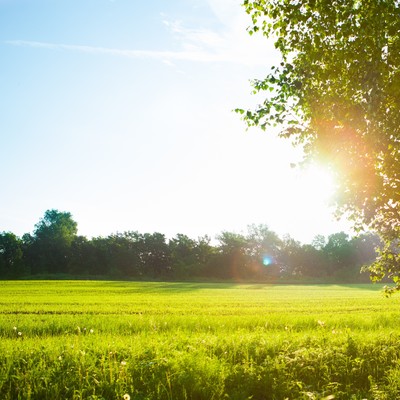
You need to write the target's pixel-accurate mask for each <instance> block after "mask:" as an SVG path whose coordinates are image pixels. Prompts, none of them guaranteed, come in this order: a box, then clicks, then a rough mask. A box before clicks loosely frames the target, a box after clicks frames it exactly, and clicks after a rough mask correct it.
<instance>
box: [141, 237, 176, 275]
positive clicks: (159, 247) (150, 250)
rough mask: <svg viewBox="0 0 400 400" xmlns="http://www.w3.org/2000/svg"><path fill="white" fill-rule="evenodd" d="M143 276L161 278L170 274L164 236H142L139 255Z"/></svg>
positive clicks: (168, 254)
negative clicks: (141, 248) (142, 266)
mask: <svg viewBox="0 0 400 400" xmlns="http://www.w3.org/2000/svg"><path fill="white" fill-rule="evenodd" d="M141 258H142V262H143V265H144V269H145V274H146V275H148V276H151V277H154V278H156V277H162V276H165V275H167V274H169V273H170V272H171V265H170V249H169V247H168V244H167V242H166V239H165V235H163V234H162V233H159V232H154V233H145V234H144V235H143V250H142V253H141Z"/></svg>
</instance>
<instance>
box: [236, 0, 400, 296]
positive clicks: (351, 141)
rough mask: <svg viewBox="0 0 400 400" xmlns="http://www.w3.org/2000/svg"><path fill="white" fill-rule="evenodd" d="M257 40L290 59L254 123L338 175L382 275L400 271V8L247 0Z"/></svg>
mask: <svg viewBox="0 0 400 400" xmlns="http://www.w3.org/2000/svg"><path fill="white" fill-rule="evenodd" d="M243 4H244V6H245V9H246V11H247V13H248V14H250V16H251V18H252V25H251V27H250V28H249V32H250V33H251V34H253V33H255V32H257V31H261V32H262V33H263V34H264V35H265V36H267V37H269V38H272V39H273V40H274V41H275V47H276V49H278V50H279V52H280V54H281V56H282V57H281V62H280V63H279V64H278V65H275V66H273V67H272V68H271V70H270V72H269V73H268V75H267V76H266V77H265V78H264V79H260V80H254V82H253V86H254V92H256V93H257V92H263V93H265V96H266V97H265V101H264V102H263V103H262V104H260V105H259V106H258V107H257V108H256V109H255V110H248V111H245V110H242V109H238V110H237V111H238V112H240V113H242V114H243V116H244V119H245V120H246V121H247V123H248V125H250V126H253V125H256V126H260V127H261V128H263V129H267V128H268V127H270V126H272V125H279V126H280V127H281V131H280V136H282V137H285V138H290V139H292V140H293V141H294V143H296V144H301V145H303V146H304V150H305V155H306V158H315V159H318V160H323V162H325V163H327V164H328V165H330V166H331V167H332V169H333V170H334V171H336V173H337V174H338V175H339V177H340V179H339V180H338V182H340V183H339V187H338V189H339V190H338V193H339V194H340V196H339V197H338V199H337V208H338V211H339V212H342V213H347V214H348V216H349V217H350V218H352V219H353V220H354V225H355V227H356V228H357V229H362V228H364V227H369V228H370V229H373V230H375V231H377V232H379V234H380V235H381V237H382V239H383V242H384V246H382V248H381V252H380V256H379V258H378V260H377V262H376V263H375V264H374V265H373V266H372V267H371V272H372V274H373V276H375V277H376V278H377V279H381V278H382V277H384V276H385V275H387V276H389V277H391V278H394V281H395V283H396V285H397V289H400V281H399V280H398V277H399V273H400V256H399V240H398V238H399V234H400V166H399V165H400V164H399V163H400V112H399V111H400V2H399V1H397V0H332V1H326V0H305V1H299V0H293V1H289V0H244V3H243Z"/></svg>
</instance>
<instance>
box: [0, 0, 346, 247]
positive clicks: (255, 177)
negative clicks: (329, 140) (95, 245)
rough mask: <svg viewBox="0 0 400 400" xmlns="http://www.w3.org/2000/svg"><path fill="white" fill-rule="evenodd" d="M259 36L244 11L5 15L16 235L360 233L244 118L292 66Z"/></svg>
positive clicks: (82, 9) (207, 6) (120, 7)
mask: <svg viewBox="0 0 400 400" xmlns="http://www.w3.org/2000/svg"><path fill="white" fill-rule="evenodd" d="M249 24H250V19H249V17H248V16H247V15H246V13H245V11H244V9H243V8H242V7H241V6H240V1H236V0H168V1H165V0H152V1H133V0H68V1H65V0H0V52H1V63H0V140H1V142H0V143H1V145H0V167H1V171H2V177H1V186H0V188H1V189H0V231H11V232H13V233H15V234H16V235H18V236H22V235H23V234H24V233H28V232H32V231H33V230H34V225H35V224H36V223H37V222H38V221H39V220H40V218H42V217H43V215H44V212H45V211H46V210H48V209H58V210H60V211H68V212H70V213H71V214H72V216H73V219H74V220H75V221H76V222H77V223H78V233H79V234H80V235H84V236H87V237H96V236H107V235H109V234H111V233H116V232H124V231H129V230H130V231H139V232H142V233H144V232H161V233H164V234H165V235H166V236H167V237H169V238H170V237H173V236H175V235H176V234H177V233H183V234H186V235H188V236H190V237H192V238H197V237H199V236H203V235H209V236H210V237H215V236H216V235H218V234H219V233H221V232H222V231H233V232H238V233H240V232H245V231H246V227H247V226H248V225H250V224H265V225H268V226H269V228H270V229H271V230H273V231H275V232H276V233H278V234H279V235H281V236H282V235H285V234H290V235H291V236H292V237H293V238H295V239H297V240H300V241H301V242H303V243H309V242H311V241H312V239H313V238H314V236H316V235H317V234H322V235H325V236H327V235H329V234H331V233H334V232H339V231H341V230H348V229H349V224H348V223H346V221H336V219H335V218H334V217H333V210H332V208H330V207H329V203H330V200H331V196H332V185H331V184H330V177H329V176H328V175H327V174H326V173H325V172H323V170H322V169H321V168H320V167H319V166H313V167H310V168H309V169H308V170H301V169H299V168H293V167H292V164H294V163H296V162H298V161H300V160H301V157H302V153H301V149H299V148H293V147H292V145H291V144H290V142H288V141H285V140H284V139H279V138H277V135H276V134H277V131H273V130H272V131H270V132H262V131H261V130H259V129H257V128H251V129H248V130H247V129H246V125H245V123H244V122H243V121H242V120H241V118H240V116H239V115H238V114H236V113H235V112H233V110H234V109H235V108H237V107H240V108H252V107H254V106H255V105H256V104H257V103H258V102H259V101H261V100H262V96H261V97H260V96H255V95H252V94H251V86H250V80H251V79H253V78H262V77H263V76H265V75H266V74H267V72H268V70H269V67H270V66H271V65H273V64H274V63H276V62H277V61H278V60H279V56H278V54H277V53H276V52H275V50H274V48H273V45H272V43H270V42H269V41H268V40H267V39H265V38H263V37H262V36H261V35H260V36H257V35H256V36H251V37H250V35H248V33H247V32H246V27H247V26H248V25H249Z"/></svg>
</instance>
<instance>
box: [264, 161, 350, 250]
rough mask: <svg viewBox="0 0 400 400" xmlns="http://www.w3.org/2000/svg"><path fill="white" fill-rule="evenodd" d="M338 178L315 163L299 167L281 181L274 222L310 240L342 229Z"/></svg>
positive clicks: (275, 203) (275, 205)
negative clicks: (335, 206) (337, 209)
mask: <svg viewBox="0 0 400 400" xmlns="http://www.w3.org/2000/svg"><path fill="white" fill-rule="evenodd" d="M335 188H336V184H335V178H334V175H333V173H332V172H330V171H329V170H327V169H326V168H324V167H323V166H320V165H317V164H313V165H310V166H308V167H307V168H295V169H294V170H292V171H291V173H290V174H288V175H287V178H286V180H283V181H281V183H280V185H279V191H278V192H277V194H278V196H276V198H275V201H274V206H273V208H270V212H271V218H270V220H271V221H273V223H272V225H273V226H274V227H276V229H277V231H278V232H280V233H282V234H285V233H289V234H290V235H291V236H293V237H294V238H296V239H298V240H301V241H306V242H308V241H310V240H312V238H313V237H314V236H315V235H317V234H322V235H326V234H328V233H329V231H332V229H336V225H338V226H337V228H338V229H340V230H342V229H343V228H341V226H340V227H339V224H338V221H336V219H335V218H334V209H333V207H332V206H333V204H334V195H335V191H336V190H335Z"/></svg>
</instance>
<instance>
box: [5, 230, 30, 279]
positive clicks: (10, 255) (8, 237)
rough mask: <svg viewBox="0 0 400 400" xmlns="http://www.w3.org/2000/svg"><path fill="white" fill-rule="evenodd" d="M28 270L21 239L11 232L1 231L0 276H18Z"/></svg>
mask: <svg viewBox="0 0 400 400" xmlns="http://www.w3.org/2000/svg"><path fill="white" fill-rule="evenodd" d="M27 272H28V271H27V269H26V268H25V265H24V262H23V251H22V241H21V239H19V238H18V237H17V236H15V235H14V234H13V233H11V232H1V233H0V276H2V277H11V278H16V277H19V276H21V275H23V274H26V273H27Z"/></svg>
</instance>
